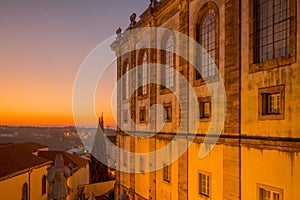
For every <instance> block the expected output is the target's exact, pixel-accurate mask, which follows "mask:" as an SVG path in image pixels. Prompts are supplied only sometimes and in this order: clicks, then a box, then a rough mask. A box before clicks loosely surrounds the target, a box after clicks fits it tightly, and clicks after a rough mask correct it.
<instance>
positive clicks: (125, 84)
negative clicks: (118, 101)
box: [122, 61, 129, 100]
mask: <svg viewBox="0 0 300 200" xmlns="http://www.w3.org/2000/svg"><path fill="white" fill-rule="evenodd" d="M128 71H129V63H128V62H127V61H126V62H125V63H124V65H123V75H125V77H123V91H122V94H123V100H126V99H128V98H129V73H128Z"/></svg>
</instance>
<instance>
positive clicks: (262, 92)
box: [258, 85, 285, 120]
mask: <svg viewBox="0 0 300 200" xmlns="http://www.w3.org/2000/svg"><path fill="white" fill-rule="evenodd" d="M277 93H279V94H280V113H268V111H267V110H268V105H267V104H268V98H267V96H268V95H271V94H277ZM284 118H285V86H284V85H279V86H273V87H266V88H259V89H258V120H284Z"/></svg>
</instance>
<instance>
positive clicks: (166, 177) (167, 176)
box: [163, 163, 171, 184]
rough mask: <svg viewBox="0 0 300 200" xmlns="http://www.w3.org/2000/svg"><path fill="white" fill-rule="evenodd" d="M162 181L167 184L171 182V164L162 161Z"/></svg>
mask: <svg viewBox="0 0 300 200" xmlns="http://www.w3.org/2000/svg"><path fill="white" fill-rule="evenodd" d="M163 181H164V182H166V183H168V184H169V183H171V164H170V165H168V164H167V163H164V167H163Z"/></svg>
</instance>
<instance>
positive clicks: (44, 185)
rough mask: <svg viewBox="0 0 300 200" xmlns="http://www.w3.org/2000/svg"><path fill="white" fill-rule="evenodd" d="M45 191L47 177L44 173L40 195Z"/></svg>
mask: <svg viewBox="0 0 300 200" xmlns="http://www.w3.org/2000/svg"><path fill="white" fill-rule="evenodd" d="M46 193H47V178H46V175H43V177H42V196H43V195H45V194H46Z"/></svg>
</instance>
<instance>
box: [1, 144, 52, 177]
mask: <svg viewBox="0 0 300 200" xmlns="http://www.w3.org/2000/svg"><path fill="white" fill-rule="evenodd" d="M50 163H51V161H49V160H47V159H44V158H41V157H38V156H35V155H32V154H30V153H25V152H22V151H20V150H19V149H17V148H15V146H14V145H3V146H1V147H0V180H3V179H6V178H9V177H11V176H14V175H16V174H20V173H24V172H26V171H29V170H30V169H32V168H35V167H39V166H45V165H47V164H50Z"/></svg>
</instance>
